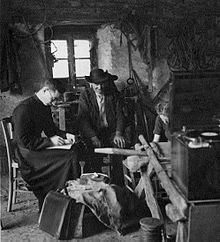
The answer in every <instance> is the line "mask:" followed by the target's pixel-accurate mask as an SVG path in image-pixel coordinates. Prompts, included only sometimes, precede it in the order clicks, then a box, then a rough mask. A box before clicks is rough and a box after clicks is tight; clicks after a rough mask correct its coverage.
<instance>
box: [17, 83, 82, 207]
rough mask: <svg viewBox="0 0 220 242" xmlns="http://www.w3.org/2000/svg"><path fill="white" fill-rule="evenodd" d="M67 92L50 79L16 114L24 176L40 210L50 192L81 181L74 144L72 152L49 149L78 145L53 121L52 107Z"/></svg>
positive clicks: (59, 84) (18, 143)
mask: <svg viewBox="0 0 220 242" xmlns="http://www.w3.org/2000/svg"><path fill="white" fill-rule="evenodd" d="M63 91H64V89H63V87H62V85H61V83H59V82H57V81H55V80H48V81H46V82H44V83H42V85H41V89H40V90H39V91H38V92H37V93H35V95H34V96H32V97H30V98H28V99H26V100H24V101H22V102H21V103H20V104H19V105H18V106H17V107H16V108H15V110H14V112H13V115H12V120H13V126H14V137H15V141H16V144H17V147H18V149H17V152H16V155H17V157H18V161H19V167H20V169H21V175H22V177H23V179H24V180H25V181H26V182H27V184H28V185H29V186H30V189H31V190H33V192H34V194H35V196H36V197H37V199H38V202H39V209H41V206H42V203H43V200H44V198H45V196H46V194H47V193H48V192H49V191H50V190H56V189H59V188H63V187H64V185H65V183H66V181H67V180H69V179H75V178H77V165H76V148H75V147H74V145H73V146H72V148H71V150H62V149H47V148H48V147H52V146H60V145H63V144H65V143H66V142H67V141H68V142H70V143H72V144H74V142H75V136H74V135H73V134H69V133H66V132H64V131H61V130H59V129H58V128H57V127H56V126H55V124H54V122H53V119H52V114H51V108H50V106H51V104H52V102H53V101H54V100H55V99H57V98H58V97H59V95H60V94H61V93H63ZM42 133H44V135H42Z"/></svg>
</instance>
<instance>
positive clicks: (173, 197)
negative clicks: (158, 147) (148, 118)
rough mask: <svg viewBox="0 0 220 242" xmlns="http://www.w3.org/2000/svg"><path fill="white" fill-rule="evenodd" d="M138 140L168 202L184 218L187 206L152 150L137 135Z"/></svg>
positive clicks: (142, 138) (140, 136)
mask: <svg viewBox="0 0 220 242" xmlns="http://www.w3.org/2000/svg"><path fill="white" fill-rule="evenodd" d="M139 140H140V142H141V143H142V145H143V147H144V149H145V151H146V152H147V155H148V157H150V159H149V162H150V163H151V164H152V165H153V168H154V170H155V172H156V173H157V176H158V178H159V180H160V182H161V185H162V187H163V188H164V189H165V191H166V192H167V194H168V196H169V199H170V201H171V202H172V203H173V205H174V206H175V207H176V208H177V209H178V210H179V212H180V214H181V215H182V216H183V217H185V218H186V217H187V213H188V206H187V202H186V200H185V199H184V197H183V196H182V195H181V194H180V193H179V192H178V190H177V189H176V187H175V186H174V185H173V183H172V182H171V180H170V178H169V177H168V175H167V174H166V172H165V171H164V169H163V168H162V166H161V165H160V163H159V161H158V159H157V157H156V155H155V154H154V151H153V150H152V148H151V147H150V145H149V144H148V143H147V142H146V140H145V138H144V137H143V135H139Z"/></svg>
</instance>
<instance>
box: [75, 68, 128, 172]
mask: <svg viewBox="0 0 220 242" xmlns="http://www.w3.org/2000/svg"><path fill="white" fill-rule="evenodd" d="M117 78H118V77H117V76H116V75H111V74H109V73H108V72H107V71H106V72H104V71H103V70H102V69H95V70H92V71H91V72H90V76H86V80H87V81H88V82H89V83H90V87H89V88H86V89H85V90H84V91H83V92H82V93H81V95H80V98H79V111H78V118H79V122H78V123H79V127H80V131H81V134H82V136H83V138H84V140H85V142H86V144H87V147H88V148H89V149H90V150H93V149H94V148H97V147H112V146H115V147H119V148H124V147H125V143H126V140H125V138H124V136H123V134H124V129H125V119H124V115H123V111H122V101H121V99H120V98H119V92H118V91H117V88H116V86H115V84H114V80H116V79H117ZM119 166H121V164H120V162H113V176H117V174H119V173H118V172H119V171H118V170H122V167H121V168H119ZM116 173H117V174H116Z"/></svg>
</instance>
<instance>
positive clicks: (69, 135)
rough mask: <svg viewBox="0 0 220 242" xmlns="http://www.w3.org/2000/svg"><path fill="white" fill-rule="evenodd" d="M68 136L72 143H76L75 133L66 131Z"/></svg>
mask: <svg viewBox="0 0 220 242" xmlns="http://www.w3.org/2000/svg"><path fill="white" fill-rule="evenodd" d="M66 138H67V140H68V141H69V142H70V144H74V143H75V142H76V136H75V135H74V134H70V133H66Z"/></svg>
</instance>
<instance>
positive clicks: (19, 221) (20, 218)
mask: <svg viewBox="0 0 220 242" xmlns="http://www.w3.org/2000/svg"><path fill="white" fill-rule="evenodd" d="M7 181H8V178H7V176H1V222H2V226H3V229H2V230H1V241H2V242H9V241H13V242H14V241H17V242H21V241H27V242H35V241H36V242H52V241H60V240H57V239H55V238H54V237H52V236H51V235H49V234H47V233H45V232H43V231H42V230H40V229H39V227H38V216H39V214H38V204H37V200H36V198H35V196H34V195H33V194H32V193H19V194H18V199H17V203H16V204H15V205H14V206H13V211H12V212H10V213H9V212H7V211H6V207H7V197H8V187H7V186H8V184H7ZM166 230H167V233H169V234H170V233H173V232H174V227H173V226H167V228H166ZM62 241H63V240H62ZM69 241H72V242H74V241H88V242H93V241H94V242H99V241H106V242H108V241H109V242H110V241H114V242H115V241H126V242H130V241H132V242H136V241H143V240H142V237H141V230H140V229H139V230H138V231H135V232H132V233H128V234H126V235H124V236H119V235H118V234H117V233H116V232H114V231H111V230H109V229H106V230H104V231H103V232H101V233H99V234H96V235H94V236H90V237H88V238H83V239H72V240H69Z"/></svg>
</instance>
